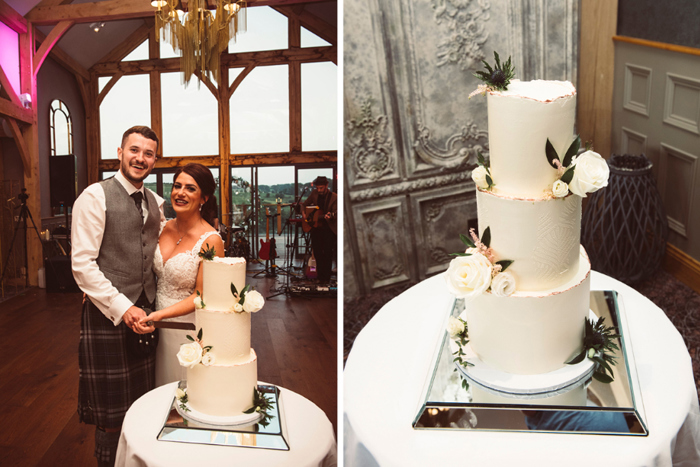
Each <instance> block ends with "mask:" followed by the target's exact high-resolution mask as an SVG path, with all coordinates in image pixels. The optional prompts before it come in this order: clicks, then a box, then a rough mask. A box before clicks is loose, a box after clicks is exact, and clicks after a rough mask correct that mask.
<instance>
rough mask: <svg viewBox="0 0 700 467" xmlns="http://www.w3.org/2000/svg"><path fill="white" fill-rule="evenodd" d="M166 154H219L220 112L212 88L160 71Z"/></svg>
mask: <svg viewBox="0 0 700 467" xmlns="http://www.w3.org/2000/svg"><path fill="white" fill-rule="evenodd" d="M160 77H161V81H160V82H161V87H162V96H163V98H162V102H163V105H162V108H163V136H162V138H161V141H162V142H163V155H164V156H165V157H169V156H204V155H215V154H219V120H218V118H219V113H218V107H217V101H216V98H215V97H214V95H213V94H212V93H211V91H209V88H207V87H206V86H204V85H202V86H200V87H199V89H197V88H198V86H196V85H195V84H194V83H192V84H191V85H190V86H187V88H185V86H183V85H182V84H180V80H181V77H182V74H181V73H179V72H177V73H161V75H160Z"/></svg>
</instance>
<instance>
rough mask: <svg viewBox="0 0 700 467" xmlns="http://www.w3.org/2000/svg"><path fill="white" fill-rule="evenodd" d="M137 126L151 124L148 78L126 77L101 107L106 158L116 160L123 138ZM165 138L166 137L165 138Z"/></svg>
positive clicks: (103, 157)
mask: <svg viewBox="0 0 700 467" xmlns="http://www.w3.org/2000/svg"><path fill="white" fill-rule="evenodd" d="M134 125H148V126H150V125H151V96H150V87H149V81H148V75H131V76H122V77H121V79H119V81H117V84H115V85H114V87H113V88H112V89H111V90H110V91H109V93H107V96H105V98H104V100H103V101H102V105H100V140H101V153H102V154H101V155H102V159H116V158H117V148H118V147H120V146H121V143H122V135H123V134H124V132H125V131H126V130H127V129H129V128H131V127H132V126H134ZM161 139H162V138H161Z"/></svg>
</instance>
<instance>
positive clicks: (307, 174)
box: [297, 167, 335, 201]
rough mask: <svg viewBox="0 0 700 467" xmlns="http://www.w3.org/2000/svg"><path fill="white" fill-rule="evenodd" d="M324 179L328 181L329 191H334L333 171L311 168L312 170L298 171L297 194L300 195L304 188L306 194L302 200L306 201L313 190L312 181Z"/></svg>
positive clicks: (330, 169)
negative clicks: (319, 178)
mask: <svg viewBox="0 0 700 467" xmlns="http://www.w3.org/2000/svg"><path fill="white" fill-rule="evenodd" d="M321 176H323V177H326V178H327V179H328V182H329V183H328V188H329V189H330V190H331V191H335V180H333V169H332V168H330V167H328V168H313V169H299V170H298V171H297V181H298V182H299V187H298V190H299V194H301V193H302V192H303V191H304V189H305V188H306V193H305V194H304V196H303V198H304V199H306V198H307V197H308V196H309V195H310V194H311V190H313V181H314V180H316V177H321ZM302 201H303V200H302Z"/></svg>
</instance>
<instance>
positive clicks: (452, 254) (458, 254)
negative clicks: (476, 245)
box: [448, 253, 472, 256]
mask: <svg viewBox="0 0 700 467" xmlns="http://www.w3.org/2000/svg"><path fill="white" fill-rule="evenodd" d="M471 255H472V254H471V253H450V254H449V255H448V256H471Z"/></svg>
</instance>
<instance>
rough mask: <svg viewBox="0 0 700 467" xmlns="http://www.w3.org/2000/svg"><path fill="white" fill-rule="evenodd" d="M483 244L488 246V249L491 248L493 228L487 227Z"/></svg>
mask: <svg viewBox="0 0 700 467" xmlns="http://www.w3.org/2000/svg"><path fill="white" fill-rule="evenodd" d="M481 243H483V244H484V245H486V248H488V247H490V246H491V227H486V230H484V234H483V235H482V236H481Z"/></svg>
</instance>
